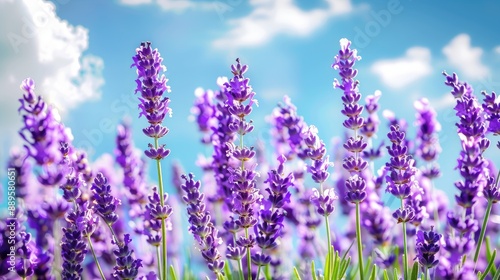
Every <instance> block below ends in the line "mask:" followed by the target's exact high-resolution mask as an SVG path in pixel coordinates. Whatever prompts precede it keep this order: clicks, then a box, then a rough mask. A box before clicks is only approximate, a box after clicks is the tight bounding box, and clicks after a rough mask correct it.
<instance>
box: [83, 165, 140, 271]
mask: <svg viewBox="0 0 500 280" xmlns="http://www.w3.org/2000/svg"><path fill="white" fill-rule="evenodd" d="M91 190H92V192H93V200H92V201H93V209H94V211H95V212H96V213H97V214H98V215H99V216H100V217H101V218H102V220H103V221H104V223H105V224H107V225H108V227H109V229H110V231H111V234H112V236H113V240H112V241H113V244H115V245H116V246H117V247H118V248H117V249H116V250H114V251H113V254H114V255H115V257H116V265H115V266H114V268H113V276H114V277H117V278H119V279H135V277H137V274H138V272H139V267H142V264H141V262H142V261H141V260H140V259H134V258H133V257H132V253H133V250H131V249H130V248H129V246H128V244H129V243H130V242H131V238H130V235H128V234H125V235H124V241H123V242H122V241H120V240H119V239H118V236H117V235H116V234H115V232H114V230H113V224H114V223H116V222H117V220H118V215H117V214H116V208H117V206H118V205H120V200H118V199H116V198H115V197H114V196H113V195H112V194H111V186H110V185H109V184H108V179H107V178H106V177H105V176H104V175H103V174H102V173H101V172H99V173H97V175H96V177H95V178H94V182H93V184H92V187H91ZM93 230H95V229H94V228H93V227H91V228H90V229H87V232H88V233H87V234H86V235H87V236H89V235H90V234H91V233H90V232H91V231H93ZM89 233H90V234H89Z"/></svg>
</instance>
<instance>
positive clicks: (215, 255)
mask: <svg viewBox="0 0 500 280" xmlns="http://www.w3.org/2000/svg"><path fill="white" fill-rule="evenodd" d="M182 179H184V184H182V186H181V188H182V190H183V191H184V193H185V195H184V196H183V197H182V199H183V200H184V202H185V203H186V204H187V213H188V215H189V219H188V221H189V224H190V227H189V231H190V232H191V233H192V234H193V236H194V238H195V239H196V241H197V242H198V244H199V246H200V251H201V254H202V256H203V258H204V259H205V261H206V262H207V265H208V268H209V269H210V270H211V271H213V272H214V273H215V274H216V275H217V276H219V275H220V274H221V273H222V269H223V268H224V262H223V261H222V260H221V259H222V256H221V255H220V253H219V250H218V249H217V247H218V246H219V244H220V243H222V241H221V240H220V238H219V236H218V231H217V229H216V228H215V226H214V224H213V223H212V222H211V217H210V213H209V212H208V211H206V206H205V201H204V200H205V195H204V194H203V193H201V192H200V187H201V183H200V181H195V180H194V176H193V174H189V177H188V176H186V175H183V176H182Z"/></svg>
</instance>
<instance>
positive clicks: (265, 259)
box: [252, 155, 294, 279]
mask: <svg viewBox="0 0 500 280" xmlns="http://www.w3.org/2000/svg"><path fill="white" fill-rule="evenodd" d="M278 161H279V165H278V168H276V169H272V170H271V171H269V172H268V177H267V179H266V181H265V183H267V184H268V185H269V187H267V188H266V189H265V190H266V192H267V193H268V197H267V199H266V200H265V201H263V208H262V209H261V210H260V213H259V216H260V222H259V223H258V224H256V225H255V226H254V232H255V235H256V238H255V239H256V243H257V246H259V247H260V248H261V253H260V254H255V255H253V256H252V262H253V263H254V264H256V265H257V266H258V267H259V269H258V271H257V276H256V279H259V276H260V268H261V266H266V265H268V264H270V263H271V256H270V255H269V253H270V252H269V251H270V250H273V249H275V248H276V247H277V246H278V242H279V241H278V239H279V238H280V237H282V235H283V227H284V219H285V213H284V211H283V207H284V206H285V205H286V204H288V203H289V202H290V196H291V194H290V191H289V188H290V187H293V186H294V177H293V173H288V175H286V176H285V174H284V169H285V167H284V164H285V162H286V157H285V156H284V155H281V156H279V157H278ZM265 250H268V252H265Z"/></svg>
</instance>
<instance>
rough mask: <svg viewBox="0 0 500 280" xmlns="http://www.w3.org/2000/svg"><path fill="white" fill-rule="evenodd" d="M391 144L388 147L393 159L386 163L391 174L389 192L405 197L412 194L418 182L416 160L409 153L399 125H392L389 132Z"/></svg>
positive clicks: (388, 183) (388, 177)
mask: <svg viewBox="0 0 500 280" xmlns="http://www.w3.org/2000/svg"><path fill="white" fill-rule="evenodd" d="M387 137H388V138H389V141H391V142H392V145H391V146H388V147H387V150H388V152H389V155H391V159H390V160H389V162H388V163H386V169H387V170H388V171H389V175H388V176H386V181H387V189H386V191H387V192H390V193H391V194H392V195H394V196H396V197H399V198H401V199H405V198H407V197H408V196H409V195H410V192H411V189H412V187H413V186H414V185H415V184H416V180H415V173H416V171H417V169H416V168H415V167H414V160H413V159H411V157H410V156H409V155H407V151H408V147H407V146H406V145H405V142H404V141H405V133H404V132H403V131H400V130H399V126H394V125H392V126H391V131H390V132H389V133H388V134H387Z"/></svg>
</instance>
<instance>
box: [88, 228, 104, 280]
mask: <svg viewBox="0 0 500 280" xmlns="http://www.w3.org/2000/svg"><path fill="white" fill-rule="evenodd" d="M87 240H88V242H89V247H90V251H91V252H92V257H94V261H95V265H96V266H97V270H99V274H100V275H101V279H102V280H106V277H105V276H104V273H103V272H102V268H101V265H100V264H99V261H98V260H97V256H96V255H95V251H94V246H92V240H90V236H89V235H88V236H87Z"/></svg>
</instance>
